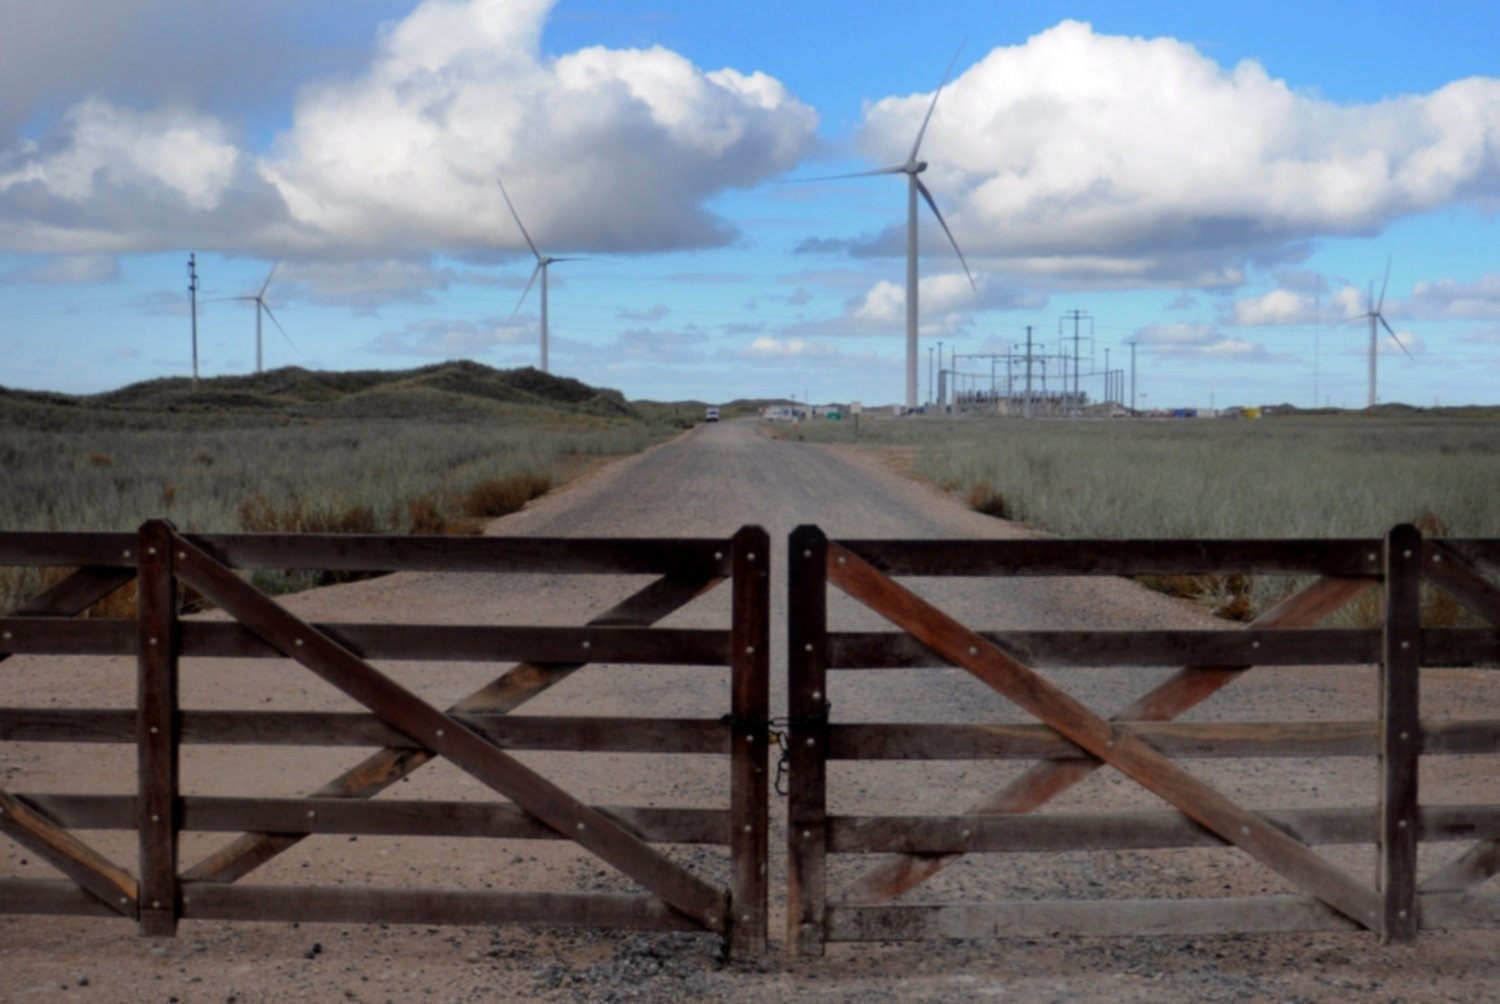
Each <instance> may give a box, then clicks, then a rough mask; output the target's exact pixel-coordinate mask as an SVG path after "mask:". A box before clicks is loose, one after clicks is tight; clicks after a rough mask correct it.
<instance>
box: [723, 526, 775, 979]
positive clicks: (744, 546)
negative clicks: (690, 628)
mask: <svg viewBox="0 0 1500 1004" xmlns="http://www.w3.org/2000/svg"><path fill="white" fill-rule="evenodd" d="M731 546H732V548H733V561H734V580H733V590H734V595H733V598H732V601H731V607H732V627H731V630H732V632H733V638H734V640H733V644H732V645H731V650H732V654H731V656H730V660H729V662H730V672H731V676H730V690H731V695H730V699H731V719H732V722H733V732H732V740H731V742H730V766H729V788H730V817H731V825H732V834H731V836H732V844H731V848H730V866H731V871H732V885H731V888H730V911H731V927H730V941H729V947H730V951H731V952H732V953H733V954H735V955H737V956H747V955H763V954H765V951H766V935H767V928H766V917H767V910H768V909H769V903H770V900H769V895H770V887H769V876H768V875H767V873H766V856H767V854H768V852H769V841H770V816H769V812H770V806H769V802H768V797H767V796H768V795H769V794H770V790H769V785H768V780H769V778H768V776H767V774H766V770H767V768H768V767H769V760H768V749H769V738H770V733H769V728H770V721H769V719H770V715H771V672H770V667H771V578H770V575H771V572H770V569H771V539H770V537H769V536H767V534H766V531H765V530H763V529H762V528H760V527H758V526H755V527H750V526H747V527H744V528H742V529H741V530H740V531H739V532H738V533H736V534H735V535H734V541H733V543H732V545H731Z"/></svg>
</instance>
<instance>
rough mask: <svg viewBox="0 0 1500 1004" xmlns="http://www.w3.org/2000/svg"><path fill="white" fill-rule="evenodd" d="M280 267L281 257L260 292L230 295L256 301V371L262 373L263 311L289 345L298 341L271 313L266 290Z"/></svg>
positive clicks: (235, 298) (238, 298)
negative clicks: (250, 294) (261, 316)
mask: <svg viewBox="0 0 1500 1004" xmlns="http://www.w3.org/2000/svg"><path fill="white" fill-rule="evenodd" d="M280 267H281V259H280V258H277V259H276V264H274V265H272V266H271V271H269V272H267V273H266V281H265V282H263V283H261V284H260V292H258V293H256V294H255V295H254V296H231V297H228V299H230V300H251V301H253V302H254V303H255V372H257V373H260V372H261V371H262V370H263V369H264V367H263V366H262V361H263V359H264V356H263V354H262V352H261V320H260V315H261V314H262V313H264V314H265V315H266V316H267V317H269V318H270V319H271V323H272V324H274V325H276V330H277V331H280V332H281V337H283V338H285V339H286V341H287V344H288V345H290V346H291V347H292V348H294V349H295V348H296V347H297V343H296V342H294V341H292V336H291V335H289V334H287V333H286V329H285V328H283V327H282V326H281V322H280V321H278V320H276V315H275V314H273V313H271V305H270V304H268V303H267V302H266V290H267V289H269V288H270V287H271V278H272V276H274V275H275V274H276V270H277V269H278V268H280Z"/></svg>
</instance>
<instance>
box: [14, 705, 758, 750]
mask: <svg viewBox="0 0 1500 1004" xmlns="http://www.w3.org/2000/svg"><path fill="white" fill-rule="evenodd" d="M454 717H455V718H457V719H458V720H459V721H461V722H463V723H464V724H465V725H467V726H468V727H469V728H471V729H473V730H474V731H475V732H478V733H479V734H480V735H482V736H484V737H485V738H487V739H489V740H490V741H491V742H493V743H494V744H495V745H496V746H499V747H500V748H501V749H515V750H564V751H576V752H585V753H718V754H727V753H728V752H729V748H730V743H729V726H728V725H726V724H724V722H723V721H721V720H719V719H717V718H626V717H589V716H579V717H575V718H558V717H553V716H543V715H526V716H509V715H468V714H455V715H454ZM180 721H181V729H180V737H181V741H182V742H184V743H189V744H193V743H201V744H209V745H220V746H226V745H227V746H247V745H248V746H390V747H393V748H396V749H420V748H421V744H419V743H417V742H416V741H415V740H413V739H410V738H409V737H407V736H403V735H402V734H401V733H400V732H397V731H396V730H395V729H393V728H391V727H390V726H389V725H386V724H385V723H384V722H382V721H381V720H380V719H379V718H378V717H376V716H375V715H369V714H362V713H358V712H344V711H184V712H182V713H181V719H180ZM0 740H14V741H17V742H69V743H77V742H89V743H123V742H129V743H133V742H135V714H134V713H133V712H130V711H88V710H75V709H72V708H66V709H64V708H40V709H31V708H24V709H0Z"/></svg>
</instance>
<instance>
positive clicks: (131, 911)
mask: <svg viewBox="0 0 1500 1004" xmlns="http://www.w3.org/2000/svg"><path fill="white" fill-rule="evenodd" d="M0 833H5V834H7V835H9V836H10V837H12V838H13V839H14V840H15V841H16V842H17V843H19V844H20V845H21V846H22V847H25V848H27V849H28V850H30V851H32V852H33V853H34V854H36V855H37V856H38V857H41V858H42V859H44V860H46V861H47V862H48V863H50V864H51V865H52V866H53V867H55V868H57V870H58V871H60V872H62V873H63V874H64V875H66V876H68V878H70V879H72V880H73V881H74V882H77V883H78V885H79V886H80V887H82V888H83V889H84V890H85V891H87V892H89V893H90V894H92V895H93V896H94V897H96V898H97V899H98V900H99V901H100V902H101V903H103V904H105V905H106V906H108V907H109V908H110V909H111V910H114V911H115V912H116V913H119V914H121V915H122V916H125V917H131V918H134V917H135V915H136V905H137V900H138V898H139V894H138V892H137V886H136V881H135V878H134V877H133V876H132V875H131V874H130V873H129V872H127V871H126V870H125V869H123V868H121V867H120V866H119V865H116V864H115V863H114V862H112V861H110V860H109V859H108V858H106V857H104V856H103V855H102V854H100V853H99V852H98V851H96V850H94V849H93V848H92V847H90V846H89V845H87V844H85V843H84V842H83V841H81V840H79V839H78V838H77V837H75V836H73V834H71V833H69V832H68V831H67V830H65V829H63V828H62V827H61V826H58V825H57V824H56V823H54V822H53V821H52V820H50V819H48V818H47V817H46V816H44V815H42V813H40V812H38V811H37V810H36V809H34V808H32V807H31V806H30V805H27V804H26V803H25V802H23V801H21V800H20V799H18V798H16V797H14V796H13V795H10V794H8V793H7V792H5V791H0Z"/></svg>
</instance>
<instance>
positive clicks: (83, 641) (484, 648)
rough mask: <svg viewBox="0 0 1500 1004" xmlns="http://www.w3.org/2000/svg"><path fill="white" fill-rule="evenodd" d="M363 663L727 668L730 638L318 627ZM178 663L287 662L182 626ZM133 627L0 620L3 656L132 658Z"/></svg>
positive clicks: (222, 634)
mask: <svg viewBox="0 0 1500 1004" xmlns="http://www.w3.org/2000/svg"><path fill="white" fill-rule="evenodd" d="M312 626H313V627H314V628H316V629H317V630H318V631H320V632H322V633H323V634H325V635H327V636H328V637H330V638H333V639H334V640H335V641H337V642H339V643H340V644H341V645H344V646H345V647H346V648H348V649H349V650H351V651H353V652H355V653H356V654H357V655H359V656H360V657H361V658H365V659H387V660H421V661H453V662H461V661H469V662H539V663H548V662H589V663H634V664H638V665H700V666H710V665H717V666H723V665H724V664H726V663H727V662H728V661H729V652H730V641H729V632H728V631H710V630H686V629H672V628H627V627H507V626H495V627H489V626H476V625H449V624H339V623H334V624H314V625H312ZM178 630H179V634H180V638H181V644H180V646H179V653H178V654H179V655H181V656H187V657H224V658H241V659H284V658H286V656H285V655H284V654H283V653H281V652H280V651H278V650H277V649H276V648H275V647H274V646H273V645H271V644H270V643H268V642H266V641H265V640H264V639H262V638H259V637H257V636H256V635H255V634H254V633H253V632H251V631H249V630H248V629H246V628H245V627H243V626H241V625H239V624H236V623H233V622H223V621H182V622H181V623H180V626H179V629H178ZM136 633H137V632H136V626H135V621H133V620H107V619H96V620H76V619H73V618H69V617H13V618H0V652H11V653H16V654H28V655H44V654H45V655H135V654H136V641H137V639H136Z"/></svg>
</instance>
